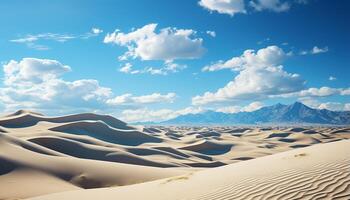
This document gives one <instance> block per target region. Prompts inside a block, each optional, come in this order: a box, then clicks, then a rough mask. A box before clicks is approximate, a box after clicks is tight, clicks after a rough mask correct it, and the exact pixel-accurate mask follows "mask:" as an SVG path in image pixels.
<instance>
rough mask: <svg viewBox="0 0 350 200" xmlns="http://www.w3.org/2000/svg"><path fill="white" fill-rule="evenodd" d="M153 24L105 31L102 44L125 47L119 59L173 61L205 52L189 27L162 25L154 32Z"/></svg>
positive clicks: (199, 39) (199, 55)
mask: <svg viewBox="0 0 350 200" xmlns="http://www.w3.org/2000/svg"><path fill="white" fill-rule="evenodd" d="M156 28H157V24H147V25H145V26H143V27H141V28H139V29H136V30H134V31H132V32H129V33H122V32H120V31H119V30H116V31H115V32H113V33H107V35H106V36H105V38H104V43H114V44H117V45H120V46H124V47H127V48H128V51H127V52H125V53H124V55H122V56H120V57H119V59H120V60H127V59H128V58H130V57H131V58H141V59H142V60H164V61H168V60H175V59H194V58H199V57H201V56H202V55H203V54H204V52H205V51H206V50H205V48H204V47H203V45H202V43H203V39H202V38H197V37H195V34H196V31H194V30H192V29H177V28H172V27H168V28H164V29H161V30H160V31H159V33H157V32H156Z"/></svg>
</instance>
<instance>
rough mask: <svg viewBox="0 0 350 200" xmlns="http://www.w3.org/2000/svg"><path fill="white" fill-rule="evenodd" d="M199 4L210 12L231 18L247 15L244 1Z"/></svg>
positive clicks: (207, 0)
mask: <svg viewBox="0 0 350 200" xmlns="http://www.w3.org/2000/svg"><path fill="white" fill-rule="evenodd" d="M198 4H199V5H200V6H202V7H203V8H206V9H208V10H209V11H216V12H218V13H220V14H228V15H230V16H234V15H235V14H237V13H246V10H245V6H244V1H243V0H200V1H199V3H198Z"/></svg>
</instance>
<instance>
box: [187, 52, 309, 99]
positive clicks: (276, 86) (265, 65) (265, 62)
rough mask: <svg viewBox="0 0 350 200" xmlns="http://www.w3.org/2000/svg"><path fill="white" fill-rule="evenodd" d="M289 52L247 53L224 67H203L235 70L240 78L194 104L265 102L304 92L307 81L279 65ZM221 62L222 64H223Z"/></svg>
mask: <svg viewBox="0 0 350 200" xmlns="http://www.w3.org/2000/svg"><path fill="white" fill-rule="evenodd" d="M285 55H286V53H284V51H283V50H282V49H280V48H279V47H277V46H269V47H266V48H264V49H260V50H259V51H258V52H257V53H255V51H254V50H247V51H245V52H244V53H243V55H241V56H239V57H234V58H232V59H230V60H229V61H226V62H221V63H222V64H221V65H220V64H214V65H211V66H207V67H205V68H203V71H216V70H221V69H231V70H234V71H238V72H239V73H238V75H237V76H236V77H235V78H234V79H233V80H232V81H230V82H229V83H228V84H227V85H226V86H224V87H223V88H220V89H218V90H217V91H216V92H206V93H204V94H203V95H201V96H195V97H193V98H192V104H193V105H204V104H209V103H223V102H230V101H240V100H252V99H264V98H268V97H269V96H270V95H278V94H287V93H292V92H297V91H300V90H301V89H303V88H304V84H305V81H304V80H303V79H301V78H300V76H299V75H298V74H292V73H288V72H286V71H284V70H283V66H282V65H279V64H280V63H281V62H282V61H283V58H284V57H285ZM219 63H220V62H219Z"/></svg>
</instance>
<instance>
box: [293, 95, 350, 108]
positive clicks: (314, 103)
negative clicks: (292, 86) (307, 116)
mask: <svg viewBox="0 0 350 200" xmlns="http://www.w3.org/2000/svg"><path fill="white" fill-rule="evenodd" d="M299 101H301V102H303V103H304V104H305V105H307V106H310V107H311V108H316V109H327V110H332V111H350V103H340V102H323V103H321V102H319V101H318V100H317V99H314V98H311V97H303V98H300V99H299Z"/></svg>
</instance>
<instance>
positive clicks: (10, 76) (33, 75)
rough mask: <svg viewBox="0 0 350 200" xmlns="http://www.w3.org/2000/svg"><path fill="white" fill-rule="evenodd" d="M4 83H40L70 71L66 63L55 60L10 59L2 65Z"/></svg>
mask: <svg viewBox="0 0 350 200" xmlns="http://www.w3.org/2000/svg"><path fill="white" fill-rule="evenodd" d="M3 70H4V74H5V79H4V83H5V85H19V84H32V83H42V82H44V81H47V80H49V79H55V78H57V77H59V76H60V75H62V74H63V73H65V72H69V71H71V68H70V67H69V66H67V65H63V64H61V63H60V62H58V61H56V60H48V59H37V58H24V59H22V60H21V61H20V62H17V61H15V60H11V61H10V62H9V63H7V64H5V65H4V66H3Z"/></svg>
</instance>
